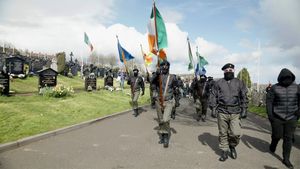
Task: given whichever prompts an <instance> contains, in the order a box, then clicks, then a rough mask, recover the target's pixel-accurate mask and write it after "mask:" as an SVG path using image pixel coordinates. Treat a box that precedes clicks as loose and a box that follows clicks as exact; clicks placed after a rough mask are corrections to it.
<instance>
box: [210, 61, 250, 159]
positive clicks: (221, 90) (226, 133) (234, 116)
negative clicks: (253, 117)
mask: <svg viewBox="0 0 300 169" xmlns="http://www.w3.org/2000/svg"><path fill="white" fill-rule="evenodd" d="M222 70H223V71H224V78H222V79H220V80H218V81H216V82H215V84H214V87H213V89H212V93H211V96H210V106H211V107H212V116H213V117H216V116H217V117H218V129H219V147H220V149H221V150H222V154H221V157H220V158H219V160H220V161H225V160H226V159H227V158H228V152H229V151H230V155H231V157H232V158H233V159H235V158H237V153H236V150H235V147H236V146H237V145H238V143H239V141H240V138H241V120H240V119H241V118H246V117H247V103H248V99H247V88H246V86H245V84H244V83H243V82H242V81H241V80H239V79H237V78H234V65H233V64H230V63H228V64H226V65H224V66H223V68H222Z"/></svg>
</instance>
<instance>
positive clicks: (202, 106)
mask: <svg viewBox="0 0 300 169" xmlns="http://www.w3.org/2000/svg"><path fill="white" fill-rule="evenodd" d="M195 108H196V114H197V118H205V117H206V112H207V100H201V99H199V98H198V99H196V102H195Z"/></svg>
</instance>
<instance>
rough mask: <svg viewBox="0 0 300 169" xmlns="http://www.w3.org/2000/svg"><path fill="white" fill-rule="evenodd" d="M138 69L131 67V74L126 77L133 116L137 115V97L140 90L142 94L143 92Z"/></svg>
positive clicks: (142, 81)
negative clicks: (129, 89)
mask: <svg viewBox="0 0 300 169" xmlns="http://www.w3.org/2000/svg"><path fill="white" fill-rule="evenodd" d="M138 73H139V70H138V69H133V76H131V77H129V78H128V81H127V84H128V85H130V88H131V99H132V108H133V111H134V114H133V115H134V116H135V117H136V116H138V114H139V112H138V99H139V96H140V92H141V90H142V96H143V95H144V93H145V84H144V80H143V78H142V77H141V76H138Z"/></svg>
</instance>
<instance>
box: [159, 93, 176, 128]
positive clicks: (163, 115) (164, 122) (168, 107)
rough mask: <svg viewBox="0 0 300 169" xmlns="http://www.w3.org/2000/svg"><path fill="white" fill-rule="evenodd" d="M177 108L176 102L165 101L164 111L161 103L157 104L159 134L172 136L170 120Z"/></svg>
mask: <svg viewBox="0 0 300 169" xmlns="http://www.w3.org/2000/svg"><path fill="white" fill-rule="evenodd" d="M174 106H175V101H174V100H173V99H172V100H167V101H164V109H163V110H162V108H161V105H160V101H157V102H156V112H157V117H158V125H159V129H158V133H159V134H170V120H171V113H172V109H173V107H174Z"/></svg>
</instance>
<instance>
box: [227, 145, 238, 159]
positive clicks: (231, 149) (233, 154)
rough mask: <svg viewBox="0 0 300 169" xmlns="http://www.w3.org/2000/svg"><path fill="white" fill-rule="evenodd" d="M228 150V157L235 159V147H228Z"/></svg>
mask: <svg viewBox="0 0 300 169" xmlns="http://www.w3.org/2000/svg"><path fill="white" fill-rule="evenodd" d="M229 150H230V157H231V158H232V159H236V158H237V153H236V150H235V147H233V146H229Z"/></svg>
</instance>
